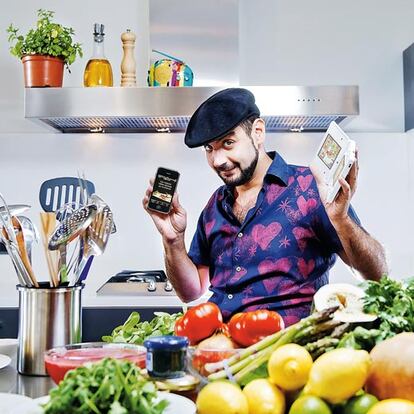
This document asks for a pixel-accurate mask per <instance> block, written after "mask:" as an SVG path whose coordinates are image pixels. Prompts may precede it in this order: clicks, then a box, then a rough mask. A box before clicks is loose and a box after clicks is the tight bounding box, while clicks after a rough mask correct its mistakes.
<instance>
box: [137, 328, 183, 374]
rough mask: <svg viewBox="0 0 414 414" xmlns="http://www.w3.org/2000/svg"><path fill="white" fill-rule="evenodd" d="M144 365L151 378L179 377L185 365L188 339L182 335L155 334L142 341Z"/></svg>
mask: <svg viewBox="0 0 414 414" xmlns="http://www.w3.org/2000/svg"><path fill="white" fill-rule="evenodd" d="M144 346H145V348H146V349H147V357H146V367H147V371H148V375H149V376H150V377H153V378H179V377H182V376H184V375H185V370H186V367H187V357H186V355H187V347H188V339H187V338H186V337H184V336H173V335H166V336H155V337H153V338H149V339H147V340H145V341H144Z"/></svg>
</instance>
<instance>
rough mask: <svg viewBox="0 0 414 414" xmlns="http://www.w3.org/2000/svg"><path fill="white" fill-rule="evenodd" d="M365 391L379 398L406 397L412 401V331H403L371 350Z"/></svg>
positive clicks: (413, 361)
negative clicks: (370, 362)
mask: <svg viewBox="0 0 414 414" xmlns="http://www.w3.org/2000/svg"><path fill="white" fill-rule="evenodd" d="M370 355H371V358H372V365H371V370H370V373H369V376H368V380H367V382H366V384H365V385H366V389H367V392H369V393H370V394H373V395H375V396H376V397H377V398H378V399H379V400H384V399H388V398H405V399H407V400H410V401H413V402H414V333H413V332H405V333H401V334H399V335H396V336H395V337H393V338H391V339H387V340H385V341H384V342H381V343H379V344H378V345H376V346H375V347H374V349H373V350H372V351H371V354H370Z"/></svg>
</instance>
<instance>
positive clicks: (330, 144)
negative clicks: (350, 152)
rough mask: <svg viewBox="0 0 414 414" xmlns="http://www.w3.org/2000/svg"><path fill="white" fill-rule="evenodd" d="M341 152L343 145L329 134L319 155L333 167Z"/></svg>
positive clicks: (325, 162)
mask: <svg viewBox="0 0 414 414" xmlns="http://www.w3.org/2000/svg"><path fill="white" fill-rule="evenodd" d="M340 152H341V146H340V145H339V144H338V143H337V142H336V141H335V140H334V139H333V138H332V137H331V136H330V135H329V134H328V135H327V137H326V139H325V141H324V143H323V145H322V147H321V149H320V150H319V153H318V157H319V158H320V159H321V160H322V161H323V163H324V164H325V165H326V166H327V167H328V168H329V169H331V168H332V166H333V164H334V162H335V160H336V158H337V157H338V155H339V153H340Z"/></svg>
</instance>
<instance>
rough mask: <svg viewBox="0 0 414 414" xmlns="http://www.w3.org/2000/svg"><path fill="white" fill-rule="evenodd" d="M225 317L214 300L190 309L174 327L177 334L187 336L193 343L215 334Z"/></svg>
mask: <svg viewBox="0 0 414 414" xmlns="http://www.w3.org/2000/svg"><path fill="white" fill-rule="evenodd" d="M222 324H223V317H222V315H221V312H220V309H219V307H218V306H217V305H216V304H215V303H212V302H206V303H201V304H200V305H197V306H194V307H193V308H191V309H189V310H188V311H187V312H186V313H185V314H184V315H183V316H182V317H181V318H179V319H178V320H177V321H176V323H175V327H174V332H175V334H176V335H180V336H186V337H187V338H188V339H189V341H190V344H191V345H194V344H196V343H197V342H200V341H201V340H203V339H206V338H208V337H209V336H211V335H213V333H214V332H216V330H217V329H219V328H221V326H222Z"/></svg>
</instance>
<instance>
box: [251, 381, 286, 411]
mask: <svg viewBox="0 0 414 414" xmlns="http://www.w3.org/2000/svg"><path fill="white" fill-rule="evenodd" d="M243 394H244V395H245V396H246V398H247V403H248V404H249V414H283V413H284V412H285V396H284V394H283V392H282V391H280V390H279V388H277V387H276V385H273V384H272V383H271V382H270V381H269V380H267V379H255V380H253V381H251V382H249V383H248V384H247V385H246V386H245V387H244V389H243Z"/></svg>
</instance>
